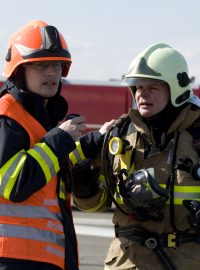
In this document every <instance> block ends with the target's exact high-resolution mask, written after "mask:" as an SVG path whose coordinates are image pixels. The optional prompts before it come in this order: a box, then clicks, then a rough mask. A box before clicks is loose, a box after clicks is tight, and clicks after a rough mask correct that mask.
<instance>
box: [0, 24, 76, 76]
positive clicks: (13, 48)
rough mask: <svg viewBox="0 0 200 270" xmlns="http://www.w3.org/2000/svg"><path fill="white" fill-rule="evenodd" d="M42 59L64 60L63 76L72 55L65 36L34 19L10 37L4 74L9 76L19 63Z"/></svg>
mask: <svg viewBox="0 0 200 270" xmlns="http://www.w3.org/2000/svg"><path fill="white" fill-rule="evenodd" d="M40 61H57V62H58V61H60V62H63V63H64V65H63V69H62V76H63V77H65V76H67V74H68V71H69V68H70V65H71V55H70V53H69V50H68V47H67V44H66V42H65V40H64V38H63V36H62V35H61V33H60V32H58V30H57V29H56V28H55V27H54V26H51V25H47V24H46V23H45V22H42V21H33V22H31V23H29V24H28V25H26V26H25V27H23V28H22V29H20V30H19V31H18V32H16V33H15V34H13V35H12V37H11V38H10V41H9V45H8V53H7V56H6V64H5V67H4V75H5V76H6V77H7V78H9V77H10V76H11V75H12V74H13V72H14V71H15V70H16V68H17V67H18V66H19V65H21V64H24V63H28V62H40Z"/></svg>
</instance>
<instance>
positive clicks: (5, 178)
mask: <svg viewBox="0 0 200 270" xmlns="http://www.w3.org/2000/svg"><path fill="white" fill-rule="evenodd" d="M22 156H24V152H20V153H19V155H18V157H17V158H16V159H15V160H14V161H13V163H12V164H11V166H10V167H9V168H8V170H7V172H6V173H5V174H4V176H3V177H2V179H1V185H0V194H1V195H2V196H3V194H4V190H5V187H6V185H7V183H8V182H9V179H10V176H11V175H12V174H13V172H14V171H15V169H16V166H17V164H18V163H19V161H20V159H21V157H22Z"/></svg>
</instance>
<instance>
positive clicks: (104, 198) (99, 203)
mask: <svg viewBox="0 0 200 270" xmlns="http://www.w3.org/2000/svg"><path fill="white" fill-rule="evenodd" d="M101 189H102V191H101V195H100V199H99V202H98V203H97V205H96V206H95V207H93V208H90V209H82V208H80V207H79V209H80V210H83V211H84V212H96V211H97V210H98V209H100V208H101V206H102V205H103V204H104V202H105V201H106V200H107V192H106V189H105V187H103V186H102V187H101Z"/></svg>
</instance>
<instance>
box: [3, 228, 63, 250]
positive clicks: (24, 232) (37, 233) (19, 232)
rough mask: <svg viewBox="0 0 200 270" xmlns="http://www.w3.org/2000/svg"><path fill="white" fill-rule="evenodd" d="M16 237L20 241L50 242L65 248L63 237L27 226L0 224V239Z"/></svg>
mask: <svg viewBox="0 0 200 270" xmlns="http://www.w3.org/2000/svg"><path fill="white" fill-rule="evenodd" d="M1 236H2V237H16V238H21V239H30V240H37V241H42V242H50V243H53V244H56V245H59V246H61V247H64V246H65V237H64V235H63V234H62V235H60V234H56V233H55V232H54V233H53V232H49V231H45V230H40V229H36V228H33V227H28V226H18V225H16V226H15V225H8V224H0V237H1Z"/></svg>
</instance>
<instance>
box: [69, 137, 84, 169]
mask: <svg viewBox="0 0 200 270" xmlns="http://www.w3.org/2000/svg"><path fill="white" fill-rule="evenodd" d="M69 159H70V160H71V162H72V164H73V165H75V164H76V163H77V162H79V161H81V160H85V159H86V157H85V155H84V153H83V150H82V147H81V143H80V142H76V148H75V149H74V150H73V151H72V152H71V153H70V154H69Z"/></svg>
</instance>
